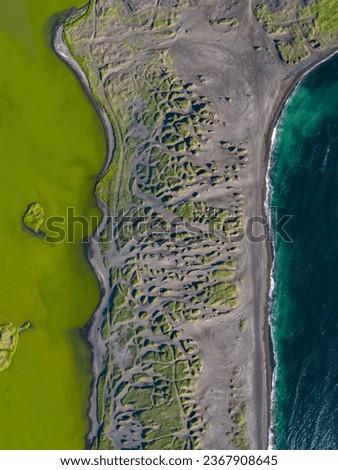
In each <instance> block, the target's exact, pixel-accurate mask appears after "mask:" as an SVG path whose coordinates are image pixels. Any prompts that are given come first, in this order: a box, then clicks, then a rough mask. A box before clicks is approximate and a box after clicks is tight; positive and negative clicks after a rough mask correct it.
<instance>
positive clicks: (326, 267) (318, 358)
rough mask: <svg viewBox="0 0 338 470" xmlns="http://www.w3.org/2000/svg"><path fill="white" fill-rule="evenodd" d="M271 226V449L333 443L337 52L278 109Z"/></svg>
mask: <svg viewBox="0 0 338 470" xmlns="http://www.w3.org/2000/svg"><path fill="white" fill-rule="evenodd" d="M272 158H273V162H274V163H273V166H272V170H271V183H272V195H271V205H272V206H275V207H276V208H277V211H278V215H279V216H281V215H284V214H290V215H292V216H293V218H292V219H291V221H290V222H288V223H287V225H286V226H285V229H287V232H288V234H289V236H290V237H291V238H292V239H293V242H292V243H286V242H285V241H283V240H282V239H281V237H280V236H278V233H277V232H276V231H275V242H276V246H275V249H276V252H275V255H276V256H275V273H274V278H275V303H274V307H273V311H272V323H273V331H274V333H273V336H274V342H275V354H276V358H277V363H278V367H277V374H276V379H277V380H276V389H275V406H274V413H273V414H274V419H275V429H274V433H275V447H276V448H277V449H338V56H337V55H336V56H334V57H333V58H331V59H330V60H328V61H326V62H324V63H322V64H321V65H319V66H318V67H317V68H315V69H313V70H312V71H311V72H310V73H309V74H308V75H307V76H306V77H305V78H304V79H303V80H302V81H301V83H300V84H299V85H298V87H297V88H296V90H295V91H294V93H293V94H292V96H291V98H290V100H289V102H288V104H287V105H286V107H285V108H284V111H283V113H282V115H281V118H280V120H279V124H278V133H277V141H276V146H275V149H274V151H273V154H272Z"/></svg>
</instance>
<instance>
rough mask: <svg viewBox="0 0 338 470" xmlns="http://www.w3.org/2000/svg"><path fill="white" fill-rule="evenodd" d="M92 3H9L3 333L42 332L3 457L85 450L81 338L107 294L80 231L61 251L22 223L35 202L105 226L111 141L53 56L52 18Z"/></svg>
mask: <svg viewBox="0 0 338 470" xmlns="http://www.w3.org/2000/svg"><path fill="white" fill-rule="evenodd" d="M83 1H84V0H81V1H79V0H48V1H46V0H0V57H1V60H0V174H1V197H0V260H1V269H0V276H1V279H0V289H1V293H0V323H5V322H9V321H11V322H14V323H15V324H17V325H18V326H19V325H21V324H22V323H23V322H25V321H27V320H30V321H31V322H32V324H33V328H32V329H30V330H28V331H25V332H24V333H22V334H21V335H20V340H19V344H18V348H17V351H16V353H15V356H14V357H13V360H12V364H11V366H10V368H9V369H7V370H5V371H4V372H1V374H0V448H1V449H15V448H17V449H81V448H84V445H85V440H84V437H85V434H86V432H87V428H88V421H87V418H86V411H87V407H88V394H89V387H90V356H89V351H88V349H87V347H86V345H85V343H84V342H83V341H82V339H81V337H80V332H79V331H80V327H82V326H83V325H84V324H85V323H86V322H87V321H88V319H89V318H90V316H91V314H92V312H93V310H94V309H95V306H96V304H97V302H98V299H99V289H98V286H97V283H96V280H95V278H94V275H93V273H92V272H91V270H90V268H89V266H88V264H87V262H86V260H85V257H84V254H83V247H82V244H81V233H80V231H79V230H78V231H77V234H76V239H77V241H76V243H73V244H70V243H66V242H63V243H60V244H53V245H52V244H48V243H46V242H44V241H43V240H42V239H41V238H39V237H38V236H35V235H33V234H31V233H29V232H28V231H27V230H25V229H23V226H22V223H21V217H22V215H23V213H24V211H25V208H26V206H27V205H28V204H29V203H31V202H33V201H40V202H42V203H43V205H44V208H45V211H46V216H51V215H61V216H65V215H66V209H67V207H69V206H71V207H75V209H76V213H77V214H82V215H85V216H87V217H89V216H91V215H98V210H97V209H96V207H95V200H94V196H93V194H92V188H93V186H94V182H95V177H96V175H97V173H98V172H99V170H100V167H101V166H102V164H103V160H104V154H105V139H104V133H103V129H102V126H101V123H100V121H99V118H98V117H97V116H96V114H95V111H94V109H93V107H92V105H91V103H90V101H89V99H88V98H87V97H86V95H85V93H84V91H83V90H82V89H81V87H80V85H79V82H78V80H77V79H76V77H75V76H73V74H72V72H71V71H70V70H69V69H68V68H67V67H66V65H65V64H64V63H63V62H62V61H60V59H58V58H57V57H56V55H55V54H54V53H53V51H52V50H51V47H50V46H49V43H50V34H51V31H50V25H51V24H52V21H51V17H52V16H53V15H55V13H57V12H60V11H63V10H65V9H69V8H71V7H72V6H74V5H76V6H81V3H83Z"/></svg>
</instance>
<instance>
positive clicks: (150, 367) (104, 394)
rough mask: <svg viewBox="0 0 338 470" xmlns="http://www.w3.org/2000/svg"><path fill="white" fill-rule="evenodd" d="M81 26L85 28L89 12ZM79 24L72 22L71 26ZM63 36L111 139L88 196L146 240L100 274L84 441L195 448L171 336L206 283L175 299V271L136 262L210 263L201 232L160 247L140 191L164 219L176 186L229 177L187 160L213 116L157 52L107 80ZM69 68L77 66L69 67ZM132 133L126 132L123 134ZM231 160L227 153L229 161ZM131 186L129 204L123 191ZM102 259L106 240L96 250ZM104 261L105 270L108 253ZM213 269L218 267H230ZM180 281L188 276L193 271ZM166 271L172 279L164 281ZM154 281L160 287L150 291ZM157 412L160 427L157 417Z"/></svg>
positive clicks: (194, 428)
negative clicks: (103, 280)
mask: <svg viewBox="0 0 338 470" xmlns="http://www.w3.org/2000/svg"><path fill="white" fill-rule="evenodd" d="M116 4H117V3H116ZM124 14H125V12H124V11H122V10H120V9H118V11H117V12H116V11H115V12H114V15H112V17H111V19H112V21H114V22H115V23H118V22H119V21H120V19H121V18H120V17H121V15H124ZM103 16H104V15H101V18H100V21H102V20H103ZM164 16H165V15H164ZM159 18H160V16H158V17H157V19H158V20H159ZM87 21H89V22H90V21H91V18H90V15H88V17H87ZM162 21H163V18H161V22H162ZM81 24H82V22H79V23H77V24H76V28H75V29H77V28H78V27H79V25H81ZM121 24H124V25H126V26H127V25H128V24H129V23H128V22H125V21H124V19H123V21H122V22H121ZM134 24H135V21H134ZM162 26H163V25H162V23H160V24H159V23H156V17H155V21H154V27H155V29H156V27H159V28H160V29H161V30H162ZM138 27H139V30H140V31H141V30H142V28H143V27H146V26H145V25H144V24H142V22H140V24H139V26H138ZM168 28H170V27H168ZM164 29H166V28H164ZM84 31H85V33H88V31H90V28H89V29H88V31H86V28H85V27H84ZM66 35H67V40H68V41H69V44H70V48H72V49H71V51H72V53H74V54H75V55H74V57H75V58H76V57H77V56H78V57H79V58H80V65H81V66H82V68H83V70H84V71H85V73H86V74H88V75H87V77H88V79H89V81H90V83H91V90H92V92H93V94H94V95H95V96H96V97H97V99H98V101H99V102H100V103H101V104H102V106H103V107H104V109H105V110H106V112H107V115H108V116H109V118H110V120H111V122H112V126H113V128H114V131H115V133H116V145H115V149H114V155H113V159H112V163H111V165H110V168H109V169H108V170H107V172H106V174H105V175H103V177H102V178H101V180H100V181H99V182H98V184H97V187H96V192H97V195H98V196H99V197H100V198H101V199H103V200H105V201H106V202H107V204H108V208H109V211H110V213H111V214H113V215H115V216H117V214H119V213H120V212H121V213H123V214H124V216H126V217H131V218H132V219H133V220H134V219H135V217H137V212H138V213H139V215H140V214H141V217H143V218H144V219H145V220H146V221H147V222H149V223H150V224H151V227H152V231H151V233H150V234H149V233H142V232H141V233H140V232H138V237H139V240H138V247H137V250H135V257H134V258H133V257H130V259H129V260H128V262H127V263H126V265H125V266H124V267H123V268H119V269H117V268H116V267H115V268H114V267H113V268H112V269H111V290H112V296H111V298H110V301H109V305H108V306H107V311H106V313H105V318H104V319H103V322H102V327H101V334H102V339H103V340H104V341H105V344H106V368H105V369H104V370H103V371H102V373H101V375H100V379H99V382H98V384H97V386H98V395H97V411H98V417H99V424H100V432H99V435H98V436H97V438H96V440H95V442H94V443H93V446H95V447H96V448H109V447H110V446H112V447H117V448H147V449H149V448H159V447H161V446H164V447H166V446H173V447H175V448H178V447H180V448H196V447H198V446H199V442H200V438H201V435H202V432H203V421H202V418H201V416H200V410H199V407H198V404H197V403H196V398H195V396H194V387H193V385H194V381H195V380H196V378H197V377H198V375H199V373H200V371H201V369H202V363H201V361H200V359H199V355H198V350H197V347H196V344H194V342H193V341H192V340H191V339H187V338H182V333H181V330H180V325H181V324H182V323H184V322H187V321H191V322H198V321H199V319H200V318H205V317H207V316H208V315H210V313H209V312H208V311H207V308H208V300H209V299H208V298H206V299H202V298H201V297H200V298H198V297H197V296H196V286H197V285H201V284H200V283H202V282H204V283H205V282H207V279H208V278H207V276H204V277H203V279H202V278H199V279H197V280H196V282H195V281H192V282H191V290H190V292H186V293H185V295H186V297H184V301H182V302H177V301H175V300H174V298H173V295H174V292H173V290H172V288H170V286H169V285H168V282H169V281H171V280H173V281H175V282H181V283H182V285H183V284H184V282H185V279H184V276H180V275H178V274H176V273H172V272H170V273H169V272H168V270H165V269H158V270H156V268H155V269H154V267H153V266H151V263H149V264H147V262H146V260H147V259H149V258H150V257H151V256H154V257H155V258H156V256H157V252H158V249H159V247H160V246H166V247H167V248H168V249H169V250H170V251H171V252H172V253H177V256H178V257H179V256H181V255H180V250H181V249H182V250H183V248H184V247H186V246H187V245H188V246H189V251H190V253H192V254H194V253H193V252H195V254H196V256H194V257H193V258H194V260H195V261H196V262H197V263H198V264H201V263H202V264H205V266H204V267H205V268H208V269H209V268H210V272H212V270H213V269H211V267H212V266H213V265H212V263H211V262H210V260H211V258H210V259H209V257H208V256H204V257H200V259H199V258H198V257H197V252H198V251H199V249H200V247H201V245H203V248H209V247H210V248H211V246H213V245H214V244H216V243H217V242H216V240H215V239H213V238H212V237H211V241H208V240H203V239H201V238H200V237H198V236H195V235H193V234H191V233H189V232H188V231H186V230H180V231H179V232H178V233H176V234H173V235H172V234H170V238H169V239H168V240H166V239H165V238H163V235H162V233H168V223H167V221H166V220H164V219H163V218H162V217H161V216H160V214H158V213H157V212H156V211H155V210H154V209H152V208H150V207H149V206H147V204H145V203H144V201H143V200H142V196H143V195H145V194H149V195H150V196H151V197H155V198H156V199H158V200H160V201H161V205H162V207H166V209H167V210H168V211H171V212H172V213H173V214H175V210H176V207H178V204H177V203H176V202H175V200H174V198H175V197H176V196H177V195H179V194H180V192H181V191H182V189H184V188H185V187H189V186H193V185H194V184H196V183H198V184H199V183H203V182H206V183H207V184H210V185H211V186H215V185H217V184H222V183H225V182H226V179H227V178H229V176H228V174H229V172H230V171H232V170H231V168H230V167H229V168H225V169H224V168H223V169H222V168H219V167H217V165H214V164H208V165H205V164H203V163H201V162H200V161H199V156H200V155H201V152H202V151H203V148H204V145H205V143H206V142H207V141H208V135H209V133H211V132H213V126H214V124H215V123H216V122H217V116H216V115H215V113H214V112H213V111H212V109H211V106H210V103H209V102H208V100H207V99H206V98H205V97H202V96H198V94H197V93H196V91H195V89H194V86H193V84H191V83H184V82H183V81H182V80H180V79H179V78H178V77H177V76H176V75H177V74H176V72H175V70H174V68H173V67H172V64H171V60H170V56H168V54H167V53H163V52H159V51H154V50H153V51H152V52H149V53H147V54H145V55H144V57H143V60H142V61H141V63H138V62H137V61H136V60H135V61H133V60H131V63H132V64H133V66H132V67H131V68H130V69H128V71H125V72H124V73H123V74H118V73H116V71H114V67H113V65H112V64H110V63H108V62H107V61H106V58H105V56H104V51H103V53H102V54H103V55H102V57H100V56H99V55H98V54H99V52H100V51H99V46H97V45H95V44H93V47H92V50H91V52H92V53H93V55H94V56H95V51H96V52H97V57H98V63H95V64H94V62H93V60H89V59H88V58H86V56H85V55H83V51H82V54H81V47H77V44H76V42H77V38H76V36H77V34H76V31H75V32H74V31H73V32H72V30H67V31H66ZM79 36H81V35H79ZM84 36H85V35H84ZM95 47H96V49H95ZM116 49H118V50H119V53H120V52H121V51H122V52H123V55H124V56H125V58H126V60H127V59H128V60H130V59H131V58H132V57H133V56H132V54H137V52H138V49H137V48H130V45H126V44H123V43H120V44H116ZM120 49H121V51H120ZM76 54H77V55H76ZM81 61H85V62H82V64H81ZM134 63H135V64H136V65H135V66H134ZM154 64H156V65H154ZM99 80H101V81H102V83H104V89H103V92H102V88H100V89H99V87H98V83H99ZM111 109H114V114H113V113H112V111H111ZM135 129H137V132H138V134H135V133H134V130H135ZM236 148H237V147H236ZM242 150H243V151H244V152H245V149H242ZM229 152H230V151H229ZM235 157H236V155H235V154H234V155H232V154H231V158H235ZM136 159H137V165H135V168H134V161H135V160H136ZM163 174H165V176H166V178H165V179H164V178H163ZM136 191H137V193H138V194H141V196H140V197H136V196H135V192H136ZM234 197H235V196H234ZM236 197H237V196H236ZM235 202H236V204H234V206H235V207H236V209H235V210H236V211H237V210H238V211H239V212H238V213H236V214H235V213H234V214H229V213H228V212H226V211H224V210H222V209H220V211H221V212H222V215H223V216H224V217H227V218H229V217H230V218H232V217H235V216H237V215H239V214H240V209H239V208H240V204H241V201H240V198H239V197H238V198H237V199H236V201H235ZM204 206H205V204H202V203H201V202H198V203H197V207H198V208H199V210H198V211H197V210H196V208H195V207H194V208H193V209H192V211H191V212H192V214H191V217H192V219H194V218H195V217H200V215H199V213H201V212H202V209H203V207H204ZM195 212H196V213H195ZM122 219H123V217H122ZM122 219H121V220H120V218H119V217H116V220H117V222H116V224H115V226H114V228H113V230H114V236H115V238H116V239H118V240H117V243H116V245H117V249H118V250H119V252H120V253H121V252H123V250H124V248H125V247H126V245H128V244H129V243H131V244H134V245H135V238H134V235H133V227H130V228H128V231H127V233H126V234H125V238H124V239H121V238H120V237H117V235H118V233H119V232H118V230H119V225H121V226H122V225H123V220H122ZM182 219H184V214H182ZM183 222H184V220H183ZM135 223H136V222H135ZM230 223H233V221H230ZM166 231H167V232H166ZM166 244H168V245H166ZM127 249H128V247H127ZM149 250H151V252H149ZM229 250H230V247H229ZM126 251H127V250H126ZM225 251H226V252H227V248H226V249H224V246H219V247H218V248H217V255H215V257H214V258H213V259H214V260H216V259H219V260H221V259H222V261H220V262H222V263H227V262H228V261H227V257H223V258H222V257H221V252H222V253H224V252H225ZM108 252H109V247H108V246H107V244H106V245H105V253H108ZM229 252H230V251H229ZM141 261H142V263H141ZM157 261H158V260H157ZM195 261H194V263H195ZM105 262H106V267H107V268H109V263H110V262H111V261H110V260H109V258H108V257H107V258H106V259H105ZM225 266H226V267H225V270H227V268H228V267H230V268H232V267H235V266H227V265H225ZM191 275H192V276H195V274H194V273H193V271H192V274H191ZM170 276H173V278H172V279H171V278H170V279H169V277H170ZM159 278H161V279H162V284H161V285H159V286H156V282H157V280H158V279H159ZM174 278H175V279H174ZM154 281H155V283H154ZM152 284H153V285H152ZM217 284H218V283H217ZM223 287H224V289H223V290H224V291H225V292H227V294H229V295H228V297H229V298H227V301H228V304H227V307H226V308H227V310H228V309H229V308H231V306H234V305H235V302H237V300H236V298H235V293H236V292H235V290H234V289H233V287H232V286H231V285H230V284H227V283H225V284H224V285H223ZM216 290H217V288H216ZM216 290H215V292H210V293H207V295H206V297H208V296H209V298H210V297H212V295H214V294H215V295H216V294H218V293H217V292H216ZM220 295H221V294H220ZM230 297H231V298H230ZM188 304H189V306H188ZM197 304H198V305H197ZM218 305H220V304H217V302H215V308H213V309H212V314H213V315H215V314H219V313H221V310H219V309H218ZM127 378H128V379H127ZM162 415H163V417H165V418H163V419H165V422H164V423H163V420H161V422H160V421H159V416H162ZM130 430H132V435H131V434H130V432H129V431H130ZM142 433H143V434H142ZM113 436H114V437H113Z"/></svg>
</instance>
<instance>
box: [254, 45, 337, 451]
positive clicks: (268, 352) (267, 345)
mask: <svg viewBox="0 0 338 470" xmlns="http://www.w3.org/2000/svg"><path fill="white" fill-rule="evenodd" d="M336 54H338V49H337V48H333V49H332V50H330V51H325V52H323V54H322V55H323V57H320V58H317V59H316V60H315V61H314V62H313V63H311V64H309V65H308V66H307V67H305V68H304V69H303V70H301V71H299V72H298V73H297V74H295V75H294V77H293V78H292V79H291V83H288V84H287V85H286V87H285V88H284V89H283V88H282V90H281V93H280V94H281V97H280V98H279V100H278V102H277V105H276V107H275V110H274V112H273V114H272V119H271V121H270V123H269V126H268V129H267V132H266V135H265V136H264V158H263V163H264V165H265V175H266V177H265V181H264V184H263V192H262V214H263V216H264V217H268V237H267V240H266V243H265V250H266V255H267V261H268V266H267V284H266V285H267V291H266V303H265V308H264V334H263V341H264V351H265V368H266V387H267V436H266V437H265V438H266V442H267V448H268V449H273V443H274V442H273V439H272V440H271V439H270V437H271V434H270V433H271V427H272V426H273V420H272V416H273V409H272V407H273V402H274V385H275V383H274V381H275V371H276V367H277V361H276V355H275V348H274V337H273V331H272V328H271V318H272V317H271V315H272V307H273V301H274V297H273V294H274V285H273V284H272V282H271V280H272V279H273V276H274V269H273V268H274V257H275V246H274V240H273V239H270V236H271V234H272V231H271V225H270V217H269V204H270V196H271V194H270V190H269V189H270V188H269V187H268V183H270V182H271V181H270V177H269V173H270V171H271V163H272V157H273V144H274V132H275V131H276V134H275V137H276V138H277V135H278V127H277V126H278V121H279V119H280V117H281V115H282V113H283V110H284V108H285V106H286V105H287V102H288V100H289V98H290V97H291V96H292V94H293V92H294V91H295V90H296V88H297V86H298V85H299V84H300V82H301V81H302V80H303V79H304V78H305V76H306V75H307V74H308V73H310V72H311V71H312V70H313V69H315V68H316V67H318V66H319V65H320V64H321V63H323V62H326V61H327V60H330V59H331V58H332V57H333V56H335V55H336Z"/></svg>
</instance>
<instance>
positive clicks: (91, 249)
mask: <svg viewBox="0 0 338 470" xmlns="http://www.w3.org/2000/svg"><path fill="white" fill-rule="evenodd" d="M78 13H79V10H74V9H72V10H71V11H70V12H69V14H68V16H67V17H66V18H65V20H64V21H66V20H67V19H69V18H70V17H72V16H75V15H77V14H78ZM64 21H62V20H57V21H56V23H55V24H54V26H53V29H52V38H51V45H52V49H53V51H54V53H55V54H56V55H57V56H58V57H59V58H60V59H61V60H62V61H63V62H64V63H65V64H66V66H67V67H69V69H70V70H71V71H72V73H74V74H75V75H76V77H77V78H78V79H79V82H80V86H81V87H82V89H83V90H84V92H85V93H86V95H87V96H88V98H89V99H90V101H91V103H92V104H93V106H94V108H95V110H96V113H97V115H98V117H99V119H100V121H101V123H102V126H103V130H104V133H105V140H106V156H105V161H104V164H103V167H102V169H101V171H100V172H99V173H98V175H97V178H96V182H97V181H98V180H99V179H100V177H101V176H102V175H103V174H104V173H105V172H106V171H107V169H108V167H109V165H110V163H111V160H112V156H113V151H114V146H115V138H114V131H113V128H112V125H111V123H110V121H109V118H108V116H107V115H106V113H105V111H104V109H103V108H102V106H101V105H100V103H99V102H98V101H97V100H96V98H95V97H94V95H93V94H92V92H91V90H90V85H89V82H88V80H87V77H86V75H85V74H84V72H83V71H82V69H81V67H80V66H79V64H78V63H77V62H76V60H75V59H74V57H73V56H72V54H71V52H70V51H69V48H68V47H67V45H66V43H65V42H64V41H63V37H62V34H63V29H64ZM95 184H96V183H95ZM93 193H94V196H95V200H96V204H97V207H98V208H99V210H100V211H101V213H102V218H101V221H100V223H99V225H98V227H97V229H96V231H95V232H94V233H93V234H92V235H91V237H90V239H88V240H86V241H83V249H84V256H85V258H86V259H87V261H88V265H89V266H90V268H91V269H92V270H93V272H94V275H95V277H96V280H97V283H98V286H99V290H100V298H99V302H98V304H97V307H96V308H95V310H94V312H93V313H92V314H91V316H90V319H89V320H88V322H87V323H86V324H85V325H84V326H83V327H82V328H81V331H80V333H81V337H82V339H83V341H84V342H85V343H86V345H87V347H88V349H89V351H90V356H91V361H90V362H91V364H90V369H91V375H92V377H91V384H90V390H89V395H88V407H87V417H88V421H89V426H88V431H87V434H86V436H85V449H88V448H90V447H91V444H92V441H93V436H91V435H92V434H93V428H94V429H97V428H98V423H97V419H96V416H95V412H96V393H97V389H96V379H97V370H98V364H97V360H98V357H100V356H99V354H98V353H99V352H100V351H96V348H95V347H94V344H96V345H97V341H96V343H93V342H92V341H91V334H90V331H91V329H92V328H93V325H94V324H95V320H96V319H97V318H98V317H99V316H100V314H101V311H102V305H103V303H104V300H105V297H106V295H107V291H108V289H107V286H108V284H109V280H108V279H109V278H108V276H107V275H105V271H106V270H105V268H104V266H103V263H102V256H100V253H99V251H100V245H99V243H98V242H97V241H95V238H96V237H98V236H99V233H100V232H101V230H102V229H103V228H104V227H105V225H106V219H107V218H108V208H107V205H106V204H105V203H104V201H102V200H101V199H99V198H98V197H97V195H96V193H95V186H94V188H93ZM106 274H107V273H106ZM94 434H95V433H94Z"/></svg>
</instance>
